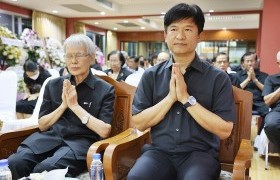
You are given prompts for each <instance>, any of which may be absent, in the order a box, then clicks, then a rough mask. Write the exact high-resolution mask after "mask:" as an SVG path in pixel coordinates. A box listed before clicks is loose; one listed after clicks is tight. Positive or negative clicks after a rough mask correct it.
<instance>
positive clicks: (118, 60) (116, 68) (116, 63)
mask: <svg viewBox="0 0 280 180" xmlns="http://www.w3.org/2000/svg"><path fill="white" fill-rule="evenodd" d="M108 60H109V62H110V69H107V70H105V71H104V72H105V73H106V74H107V75H108V76H109V77H111V78H113V79H115V80H116V81H125V79H126V78H127V76H128V75H130V74H131V72H129V71H128V70H127V69H126V68H124V67H123V65H124V64H125V58H124V56H123V54H122V53H121V52H120V51H112V52H110V53H109V54H108Z"/></svg>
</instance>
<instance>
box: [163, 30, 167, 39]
mask: <svg viewBox="0 0 280 180" xmlns="http://www.w3.org/2000/svg"><path fill="white" fill-rule="evenodd" d="M163 36H164V42H166V31H165V30H164V31H163Z"/></svg>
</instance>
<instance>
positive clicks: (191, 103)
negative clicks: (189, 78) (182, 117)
mask: <svg viewBox="0 0 280 180" xmlns="http://www.w3.org/2000/svg"><path fill="white" fill-rule="evenodd" d="M195 104H196V99H195V98H194V97H193V96H190V97H189V99H188V100H187V102H186V103H185V104H183V108H184V109H187V108H188V107H190V106H193V105H195Z"/></svg>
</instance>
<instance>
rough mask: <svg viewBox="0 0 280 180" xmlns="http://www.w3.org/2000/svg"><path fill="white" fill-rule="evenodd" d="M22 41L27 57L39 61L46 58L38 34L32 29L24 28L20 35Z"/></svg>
mask: <svg viewBox="0 0 280 180" xmlns="http://www.w3.org/2000/svg"><path fill="white" fill-rule="evenodd" d="M20 39H21V40H22V41H23V43H24V49H25V50H26V51H27V53H28V59H29V60H32V61H35V62H41V61H43V60H44V59H45V58H46V55H45V53H44V50H43V48H42V47H43V43H42V41H41V39H40V38H39V36H38V34H37V33H36V32H35V31H33V30H32V29H28V28H25V29H24V30H23V32H22V34H21V36H20Z"/></svg>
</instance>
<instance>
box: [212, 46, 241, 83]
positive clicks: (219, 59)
mask: <svg viewBox="0 0 280 180" xmlns="http://www.w3.org/2000/svg"><path fill="white" fill-rule="evenodd" d="M212 64H213V65H214V66H215V67H217V68H219V69H221V70H222V71H224V72H225V73H227V74H228V76H229V78H230V81H231V84H232V85H233V86H236V87H238V88H240V81H239V79H238V78H237V77H236V75H235V74H231V73H230V74H229V73H228V72H227V70H228V67H230V66H229V59H228V56H227V54H226V53H223V52H221V53H218V54H217V56H216V57H214V58H213V60H212Z"/></svg>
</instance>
